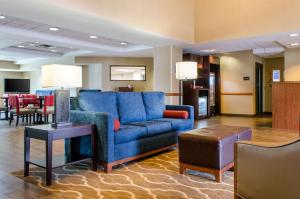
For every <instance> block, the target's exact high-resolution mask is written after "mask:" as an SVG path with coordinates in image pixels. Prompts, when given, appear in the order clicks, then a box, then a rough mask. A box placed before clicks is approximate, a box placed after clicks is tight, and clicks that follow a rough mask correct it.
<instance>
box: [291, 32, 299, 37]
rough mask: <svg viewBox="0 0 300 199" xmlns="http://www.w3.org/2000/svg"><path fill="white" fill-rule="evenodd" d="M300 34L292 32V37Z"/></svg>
mask: <svg viewBox="0 0 300 199" xmlns="http://www.w3.org/2000/svg"><path fill="white" fill-rule="evenodd" d="M298 36H299V34H298V33H292V34H290V37H298Z"/></svg>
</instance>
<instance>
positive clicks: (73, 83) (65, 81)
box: [42, 64, 82, 127]
mask: <svg viewBox="0 0 300 199" xmlns="http://www.w3.org/2000/svg"><path fill="white" fill-rule="evenodd" d="M42 86H43V87H52V88H53V87H55V88H60V89H57V90H55V94H54V96H55V97H54V98H55V105H54V114H55V121H54V123H53V124H52V126H53V127H62V126H68V125H71V124H72V123H71V122H70V114H69V112H70V90H68V88H80V87H82V67H81V66H72V65H58V64H52V65H44V66H42Z"/></svg>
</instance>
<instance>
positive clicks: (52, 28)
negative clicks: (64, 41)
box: [49, 27, 59, 32]
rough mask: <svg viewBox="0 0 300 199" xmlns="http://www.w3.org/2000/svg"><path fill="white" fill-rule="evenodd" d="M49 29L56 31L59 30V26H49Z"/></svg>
mask: <svg viewBox="0 0 300 199" xmlns="http://www.w3.org/2000/svg"><path fill="white" fill-rule="evenodd" d="M49 30H51V31H54V32H56V31H59V28H55V27H51V28H49Z"/></svg>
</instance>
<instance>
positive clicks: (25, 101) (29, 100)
mask: <svg viewBox="0 0 300 199" xmlns="http://www.w3.org/2000/svg"><path fill="white" fill-rule="evenodd" d="M20 101H21V104H22V107H23V108H25V107H28V105H33V106H35V107H38V106H40V102H39V100H38V99H37V96H36V95H34V94H22V95H20Z"/></svg>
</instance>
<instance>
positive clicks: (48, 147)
mask: <svg viewBox="0 0 300 199" xmlns="http://www.w3.org/2000/svg"><path fill="white" fill-rule="evenodd" d="M51 181H52V137H51V136H50V135H49V136H48V139H47V141H46V185H47V186H50V185H51Z"/></svg>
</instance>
